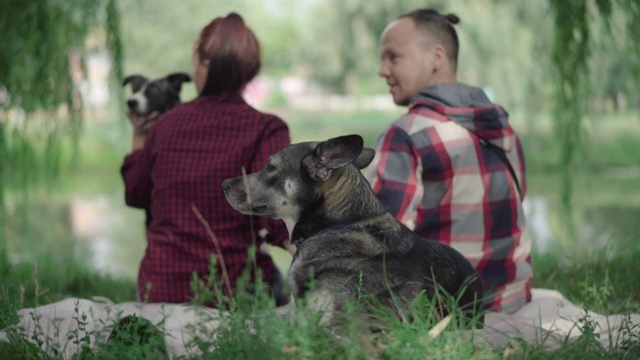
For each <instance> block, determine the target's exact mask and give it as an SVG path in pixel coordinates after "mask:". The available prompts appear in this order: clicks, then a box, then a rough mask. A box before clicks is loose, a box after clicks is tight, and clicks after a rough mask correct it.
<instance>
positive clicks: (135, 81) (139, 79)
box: [122, 75, 149, 92]
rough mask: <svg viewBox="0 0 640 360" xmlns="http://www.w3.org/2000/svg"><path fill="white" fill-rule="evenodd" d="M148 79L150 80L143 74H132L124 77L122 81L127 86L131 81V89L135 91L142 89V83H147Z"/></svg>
mask: <svg viewBox="0 0 640 360" xmlns="http://www.w3.org/2000/svg"><path fill="white" fill-rule="evenodd" d="M147 81H149V79H147V78H146V77H144V76H142V75H130V76H127V77H126V78H124V80H123V81H122V86H125V85H127V84H129V83H131V90H133V92H136V91H138V90H140V88H141V87H142V85H143V84H144V83H146V82H147Z"/></svg>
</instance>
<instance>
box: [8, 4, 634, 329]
mask: <svg viewBox="0 0 640 360" xmlns="http://www.w3.org/2000/svg"><path fill="white" fill-rule="evenodd" d="M0 4H1V6H0V8H2V11H0V13H2V14H1V15H0V21H1V22H0V29H2V34H3V40H2V41H1V42H0V305H2V306H4V307H5V308H6V307H10V308H11V309H16V308H20V307H28V306H34V305H39V304H45V303H49V302H52V301H57V300H59V299H62V298H64V297H67V296H83V297H88V296H93V295H104V296H107V297H110V298H112V299H114V300H131V299H133V296H134V295H133V294H134V291H135V277H136V275H137V269H138V264H139V261H140V259H141V257H142V255H143V252H144V249H145V247H146V240H145V233H144V214H143V212H142V211H140V210H137V209H131V208H127V207H126V206H125V204H124V188H123V184H122V181H121V178H120V174H119V167H120V164H121V161H122V158H123V157H124V156H125V155H126V154H127V153H128V151H129V149H130V136H131V128H130V125H129V124H128V122H127V119H126V117H125V116H124V107H123V100H124V99H125V97H126V93H127V90H128V89H123V88H122V87H121V86H120V84H121V80H122V78H123V76H126V75H130V74H136V73H138V74H144V75H147V76H149V77H160V76H164V75H166V74H168V73H170V72H177V71H184V72H187V73H190V72H191V51H192V46H193V41H194V39H195V38H196V36H197V35H198V32H199V30H200V29H201V28H202V27H203V26H204V25H205V24H207V23H208V22H209V21H210V20H211V19H213V18H214V17H217V16H225V15H226V14H228V13H229V12H230V11H236V12H238V13H240V14H241V15H242V16H243V17H244V18H245V21H246V23H247V24H248V25H249V26H250V27H251V28H252V29H253V30H254V31H255V32H256V34H257V36H258V38H259V40H260V42H261V46H262V51H263V68H262V71H261V74H260V75H259V77H258V78H257V79H256V80H255V81H254V82H252V83H251V84H250V85H249V86H248V88H247V92H246V98H247V100H248V101H249V102H250V103H251V104H253V105H254V106H255V107H256V108H258V109H260V110H265V111H268V112H272V113H274V114H277V115H278V116H280V117H282V118H283V119H284V120H285V121H286V122H287V123H288V125H289V128H290V131H291V137H292V140H293V141H294V142H298V141H306V140H323V139H326V138H329V137H333V136H337V135H344V134H350V133H358V134H361V135H362V136H363V137H364V138H365V142H366V144H367V145H373V143H374V141H375V139H376V137H377V135H378V134H380V133H381V132H382V131H383V129H384V128H385V126H387V125H388V124H389V123H390V122H391V121H393V120H394V119H395V118H396V117H397V116H399V115H400V114H402V113H403V112H404V111H405V109H403V108H399V107H396V106H395V105H394V104H393V103H392V101H391V97H390V95H389V94H388V89H387V86H386V84H385V81H384V79H382V78H380V77H378V76H377V72H378V68H379V65H380V60H379V54H378V41H379V36H380V34H381V32H382V30H383V29H384V27H385V25H386V24H387V23H388V22H389V21H391V20H393V19H394V18H396V17H397V16H398V15H400V14H402V13H405V12H407V11H409V10H412V9H414V8H417V7H421V6H425V5H427V6H435V7H436V8H439V9H441V10H443V11H444V12H453V13H456V14H457V15H458V16H459V17H460V18H461V23H460V24H459V25H457V27H456V28H457V31H458V34H459V37H460V43H461V50H460V59H459V67H458V68H459V72H458V79H459V81H461V82H465V83H469V84H472V85H476V86H479V87H482V88H483V89H485V91H486V92H487V93H488V94H489V96H490V97H491V98H492V100H494V101H495V102H497V103H499V104H501V105H503V106H504V107H505V108H506V109H507V110H508V111H509V113H510V118H511V124H512V126H513V127H514V128H515V130H516V131H517V133H518V134H519V136H520V138H521V140H522V143H523V146H524V152H525V158H526V166H527V185H528V192H527V196H526V199H525V208H526V212H527V217H528V228H529V230H530V232H531V234H532V236H533V239H534V253H533V257H532V258H533V264H534V272H535V279H534V286H537V287H550V288H555V289H558V290H560V291H562V292H563V293H564V294H565V295H566V296H568V297H569V298H570V299H571V300H572V301H574V302H576V303H578V304H582V305H584V306H588V307H590V308H592V309H594V310H597V311H600V312H604V313H611V312H640V305H639V304H640V299H639V297H638V296H639V294H640V291H639V290H638V289H637V281H636V280H635V279H636V278H637V274H638V273H640V245H639V244H638V235H639V234H640V221H638V220H639V219H640V191H639V190H640V147H639V145H638V141H639V139H640V75H639V74H640V61H639V60H640V43H639V42H638V40H637V39H639V38H640V25H638V22H637V19H638V18H640V3H638V2H636V1H633V0H618V1H607V0H598V1H596V0H593V1H589V0H584V1H553V0H510V1H504V0H474V1H463V0H450V1H430V2H424V1H413V0H406V1H398V0H394V1H391V0H378V1H365V0H302V1H294V0H265V1H249V0H236V1H233V2H232V4H231V2H228V1H222V0H208V1H196V0H181V1H173V0H101V1H80V0H75V1H54V0H39V1H29V2H20V1H11V0H0ZM634 20H635V21H634ZM194 96H195V89H194V88H193V85H192V83H188V84H186V85H185V86H184V87H183V90H182V98H183V100H185V101H188V100H190V99H193V98H194ZM274 254H275V256H276V259H277V262H278V265H279V266H280V267H281V268H282V269H286V267H287V266H288V263H287V262H288V261H289V259H290V258H287V256H288V255H287V254H285V253H283V252H275V253H274ZM2 306H0V310H1V309H2ZM0 312H1V311H0ZM0 325H2V321H0ZM0 327H1V326H0Z"/></svg>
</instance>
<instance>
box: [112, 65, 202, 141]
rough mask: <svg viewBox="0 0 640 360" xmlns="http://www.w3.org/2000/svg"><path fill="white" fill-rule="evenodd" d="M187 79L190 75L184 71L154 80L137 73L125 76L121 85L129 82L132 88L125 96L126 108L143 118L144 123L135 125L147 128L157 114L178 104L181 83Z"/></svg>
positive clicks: (189, 79) (143, 128)
mask: <svg viewBox="0 0 640 360" xmlns="http://www.w3.org/2000/svg"><path fill="white" fill-rule="evenodd" d="M189 81H191V76H189V75H188V74H186V73H173V74H169V75H167V76H165V77H163V78H159V79H154V80H150V79H149V78H147V77H146V76H143V75H137V74H136V75H129V76H127V77H125V78H124V80H123V81H122V86H125V85H127V84H131V90H132V93H131V95H129V97H128V98H127V108H128V110H129V112H131V113H132V114H133V115H136V116H138V117H142V118H145V119H144V123H143V124H138V125H137V126H138V127H139V128H140V129H141V130H147V129H149V128H150V127H151V125H153V122H154V121H155V119H156V118H157V116H158V115H160V114H162V113H165V112H167V111H169V110H171V109H173V108H174V107H176V106H178V104H180V90H181V89H182V83H184V82H189ZM149 116H150V117H149Z"/></svg>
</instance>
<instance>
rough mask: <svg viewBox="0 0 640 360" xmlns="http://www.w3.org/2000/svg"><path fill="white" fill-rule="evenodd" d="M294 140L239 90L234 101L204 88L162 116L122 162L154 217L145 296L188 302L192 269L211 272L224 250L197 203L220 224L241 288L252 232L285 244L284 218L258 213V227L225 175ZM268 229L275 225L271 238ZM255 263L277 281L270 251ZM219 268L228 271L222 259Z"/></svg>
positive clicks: (260, 163) (141, 278)
mask: <svg viewBox="0 0 640 360" xmlns="http://www.w3.org/2000/svg"><path fill="white" fill-rule="evenodd" d="M289 143H290V139H289V130H288V128H287V125H286V124H285V123H284V122H283V121H282V120H281V119H279V118H278V117H276V116H273V115H269V114H264V113H261V112H258V111H257V110H255V109H253V108H252V107H250V106H249V105H247V103H246V102H245V101H244V100H243V99H242V98H241V97H240V96H238V97H236V98H234V99H233V100H230V101H227V102H218V101H215V100H214V99H212V98H211V97H206V96H202V97H199V98H197V99H195V100H193V101H191V102H187V103H184V104H181V105H180V106H178V107H177V108H175V109H173V110H171V111H169V112H167V113H166V114H163V115H162V116H161V117H160V118H159V119H158V120H157V122H156V124H155V125H154V126H153V127H152V128H151V129H150V130H149V133H148V135H147V138H146V142H145V146H144V148H142V149H140V150H137V151H134V152H132V153H131V154H129V155H128V156H126V157H125V159H124V163H123V164H122V168H121V173H122V177H123V179H124V184H125V188H126V194H125V198H126V203H127V204H128V205H129V206H133V207H137V208H149V209H150V214H151V217H152V221H151V223H150V224H149V226H148V228H147V241H148V246H147V249H146V252H145V254H144V258H143V259H142V262H141V264H140V272H139V275H138V288H139V290H140V294H141V298H142V299H148V300H149V301H151V302H169V303H184V302H188V301H190V300H191V299H192V298H193V292H192V290H191V287H190V282H191V280H192V278H193V273H194V272H195V273H196V274H197V276H198V277H199V278H201V279H202V278H204V277H206V276H207V275H208V274H209V271H208V267H209V264H210V259H211V256H212V254H216V253H217V252H216V248H215V246H214V242H213V240H212V238H211V237H210V236H209V234H208V233H207V230H206V228H205V226H204V225H203V223H202V222H201V221H200V220H199V219H198V218H197V216H196V214H195V212H194V211H193V210H192V208H191V206H192V204H193V205H194V206H195V207H196V208H197V210H198V211H199V212H200V213H201V214H202V216H203V217H204V219H205V220H206V221H207V222H208V223H209V225H210V226H211V229H212V230H213V233H214V235H215V238H216V239H217V242H218V243H219V246H220V249H221V254H220V255H221V256H222V257H223V260H224V263H225V265H226V270H227V272H228V276H229V280H230V284H231V286H232V287H233V288H234V289H235V284H236V280H237V279H238V276H239V275H240V274H241V273H242V272H243V271H244V269H245V265H246V263H247V256H248V250H249V247H250V246H251V245H252V239H255V243H256V246H257V247H259V246H260V245H261V244H263V242H265V241H266V242H269V243H271V244H275V245H281V244H282V241H283V240H284V239H286V238H288V232H287V229H286V226H285V225H284V223H283V222H282V221H280V220H277V221H276V220H271V219H267V218H264V217H259V218H254V219H253V225H254V226H253V233H252V231H251V229H252V227H251V226H250V221H251V220H250V218H249V217H248V216H245V215H242V214H240V213H239V212H237V211H236V210H234V209H233V208H232V207H231V206H230V205H229V203H228V202H227V201H226V199H225V196H224V193H223V191H222V186H221V183H222V182H223V181H224V180H225V179H228V178H231V177H236V176H240V175H242V168H243V167H244V168H245V169H246V172H247V173H252V172H255V171H258V170H260V169H261V168H262V167H264V166H265V165H266V162H267V158H268V157H269V156H270V155H271V154H273V153H275V152H277V151H279V150H280V149H282V148H284V147H285V146H287V145H288V144H289ZM141 225H142V224H141ZM261 229H266V230H267V231H268V234H267V235H266V236H265V237H264V238H262V237H261V236H260V235H264V230H263V231H260V230H261ZM259 233H260V235H259ZM256 263H257V265H258V267H259V268H260V269H261V270H262V272H263V279H264V281H266V282H267V283H269V284H272V283H273V281H274V276H275V272H276V271H277V270H276V268H275V266H274V264H273V261H272V260H271V258H270V257H269V255H268V254H266V253H264V252H262V251H258V255H257V260H256ZM216 273H217V274H218V275H220V274H222V269H221V266H220V261H218V262H217V269H216ZM218 277H219V278H220V276H218ZM149 284H150V291H147V288H148V285H149ZM223 288H224V287H223ZM208 305H213V304H208Z"/></svg>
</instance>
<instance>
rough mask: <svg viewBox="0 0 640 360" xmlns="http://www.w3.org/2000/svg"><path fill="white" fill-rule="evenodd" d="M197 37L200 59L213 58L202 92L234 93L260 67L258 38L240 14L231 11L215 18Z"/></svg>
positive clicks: (253, 75)
mask: <svg viewBox="0 0 640 360" xmlns="http://www.w3.org/2000/svg"><path fill="white" fill-rule="evenodd" d="M198 40H199V41H198V47H197V51H198V55H199V56H200V61H204V60H205V59H208V60H209V61H210V63H209V71H208V74H207V80H206V82H205V84H204V87H203V89H202V93H201V94H202V95H213V96H216V97H217V98H219V99H221V100H225V99H228V98H230V97H233V96H235V95H237V94H239V93H240V92H241V91H242V89H243V88H244V87H245V85H247V83H248V82H249V81H251V80H252V79H253V78H254V77H255V76H256V75H257V74H258V72H259V71H260V45H259V44H258V39H257V38H256V36H255V35H254V33H253V31H251V29H249V28H248V27H247V26H246V25H245V23H244V20H243V19H242V17H241V16H240V15H238V14H236V13H230V14H229V15H227V16H226V17H224V18H222V17H219V18H215V19H213V21H211V23H209V25H207V26H205V27H204V29H202V31H201V32H200V37H199V39H198Z"/></svg>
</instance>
